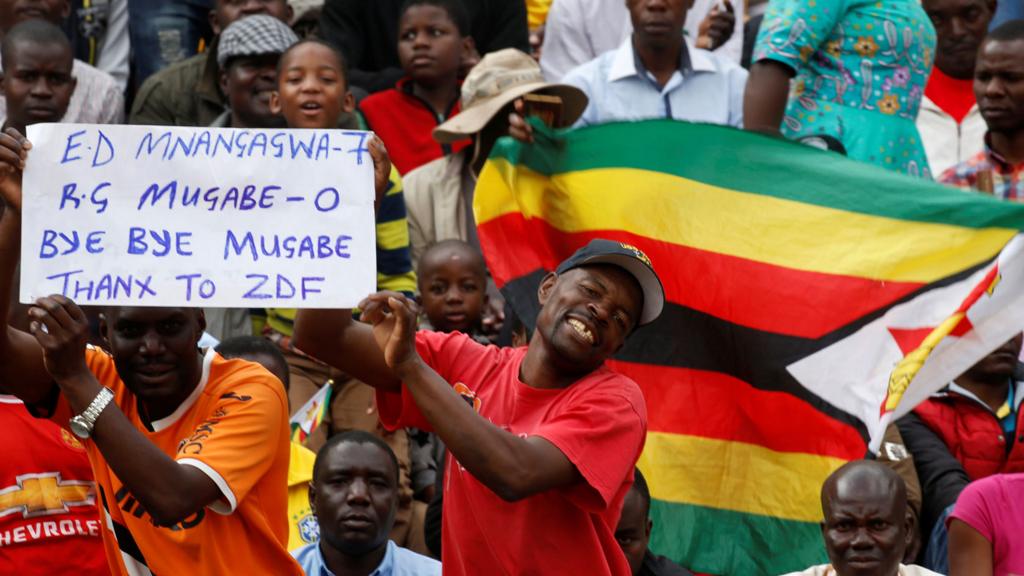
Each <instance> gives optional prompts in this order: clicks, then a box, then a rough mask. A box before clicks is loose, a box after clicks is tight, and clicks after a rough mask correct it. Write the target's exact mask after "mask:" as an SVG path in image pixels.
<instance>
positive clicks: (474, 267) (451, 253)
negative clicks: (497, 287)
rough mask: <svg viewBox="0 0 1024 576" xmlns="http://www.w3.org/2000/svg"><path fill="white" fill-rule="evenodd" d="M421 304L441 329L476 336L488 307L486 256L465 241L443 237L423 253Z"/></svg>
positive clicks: (421, 264) (417, 272)
mask: <svg viewBox="0 0 1024 576" xmlns="http://www.w3.org/2000/svg"><path fill="white" fill-rule="evenodd" d="M416 276H417V277H418V279H419V290H420V306H421V307H422V308H423V314H424V315H425V316H426V317H427V320H428V321H429V322H430V326H431V327H432V328H433V329H434V330H436V331H438V332H455V331H459V332H462V333H464V334H469V335H471V336H472V335H476V334H478V333H479V332H480V329H481V319H482V318H483V313H484V308H485V307H486V306H487V292H486V288H487V268H486V266H485V265H484V259H483V256H481V255H480V252H478V251H477V250H476V249H475V248H473V247H472V246H470V245H469V244H468V243H466V242H463V241H462V240H444V241H441V242H438V243H437V244H434V245H433V246H431V247H430V248H427V251H426V252H424V253H423V257H422V258H420V262H419V268H418V269H417V271H416Z"/></svg>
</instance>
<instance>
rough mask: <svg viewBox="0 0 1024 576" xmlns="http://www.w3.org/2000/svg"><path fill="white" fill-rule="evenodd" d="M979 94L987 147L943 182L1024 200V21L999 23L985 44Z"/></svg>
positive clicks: (981, 52) (976, 83)
mask: <svg viewBox="0 0 1024 576" xmlns="http://www.w3.org/2000/svg"><path fill="white" fill-rule="evenodd" d="M974 95H975V97H976V98H977V100H978V108H979V109H980V110H981V116H982V117H983V118H984V119H985V124H986V125H987V126H988V134H986V135H985V150H983V151H982V152H979V153H978V154H977V155H976V156H974V157H973V158H970V159H969V160H966V161H964V162H961V163H960V164H957V165H956V166H954V167H952V168H950V169H949V170H947V171H946V172H945V173H944V174H942V175H941V176H940V177H939V181H940V182H943V183H945V184H952V185H954V186H958V187H960V188H964V189H974V190H979V191H982V192H986V193H988V194H994V195H995V196H997V197H999V198H1003V199H1006V200H1015V201H1018V202H1021V201H1024V20H1011V21H1009V22H1007V23H1005V24H1003V25H1002V26H999V27H998V28H996V29H995V30H993V31H992V32H991V33H989V35H988V37H987V38H986V39H985V41H984V42H983V43H982V44H981V49H980V50H979V51H978V61H977V64H976V66H975V69H974Z"/></svg>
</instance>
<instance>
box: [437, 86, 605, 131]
mask: <svg viewBox="0 0 1024 576" xmlns="http://www.w3.org/2000/svg"><path fill="white" fill-rule="evenodd" d="M532 92H539V93H542V94H550V95H552V96H559V97H561V98H562V123H563V124H564V125H565V126H571V125H572V124H573V123H575V122H576V120H577V119H578V118H579V117H580V116H581V115H583V111H584V110H586V108H587V103H588V99H587V95H586V94H584V93H583V91H582V90H580V89H579V88H577V87H575V86H569V85H568V84H549V83H547V82H533V83H531V84H523V85H522V86H517V87H515V88H512V89H509V90H507V91H505V92H502V93H501V94H499V95H497V96H495V97H493V98H491V99H490V100H488V101H487V102H484V103H482V104H480V105H479V106H473V107H472V108H469V109H467V110H462V111H461V112H459V113H458V114H456V115H455V116H454V117H453V118H450V119H448V120H447V121H446V122H444V123H443V124H441V125H440V126H438V127H437V128H434V140H437V141H438V142H440V143H442V144H450V143H452V142H455V141H458V140H462V139H464V138H468V137H470V136H472V135H474V134H476V133H478V132H480V131H481V130H483V129H484V126H486V125H487V123H488V122H490V121H491V119H492V118H494V116H495V115H496V114H497V113H498V112H500V111H501V109H502V108H504V107H505V106H506V105H507V104H508V103H509V102H512V101H514V100H515V99H516V98H519V97H521V96H524V95H526V94H530V93H532ZM558 128H561V126H558Z"/></svg>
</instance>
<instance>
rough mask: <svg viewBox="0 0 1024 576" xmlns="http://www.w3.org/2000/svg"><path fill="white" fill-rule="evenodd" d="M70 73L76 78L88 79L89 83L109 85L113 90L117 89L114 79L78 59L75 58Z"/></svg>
mask: <svg viewBox="0 0 1024 576" xmlns="http://www.w3.org/2000/svg"><path fill="white" fill-rule="evenodd" d="M72 72H74V74H75V75H76V76H81V77H84V78H88V79H89V81H91V82H94V83H98V84H105V85H111V86H114V87H115V88H116V87H117V80H114V77H113V76H111V75H110V74H109V73H108V72H104V71H103V70H100V69H99V68H97V67H95V66H93V65H92V64H89V63H88V62H84V61H82V60H79V59H78V58H75V61H74V66H73V68H72Z"/></svg>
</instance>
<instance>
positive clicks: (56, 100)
mask: <svg viewBox="0 0 1024 576" xmlns="http://www.w3.org/2000/svg"><path fill="white" fill-rule="evenodd" d="M0 53H2V59H3V70H4V74H3V79H2V80H0V86H2V87H3V96H4V100H6V102H7V118H5V119H4V125H3V127H4V128H17V129H18V132H21V133H22V134H24V133H25V127H26V126H28V125H30V124H38V123H41V122H60V121H61V118H63V117H64V113H65V112H67V109H68V104H69V103H70V102H71V95H72V94H73V93H74V91H75V78H74V77H73V76H72V73H71V70H72V65H73V64H74V57H73V56H72V53H71V43H70V42H68V39H67V36H65V35H64V32H63V31H62V30H61V29H60V28H58V27H56V26H54V25H53V24H51V23H49V22H46V21H44V20H27V21H25V22H22V23H21V24H18V25H16V26H14V27H13V28H11V30H10V31H9V32H8V33H7V35H6V36H4V39H3V46H2V48H0Z"/></svg>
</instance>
